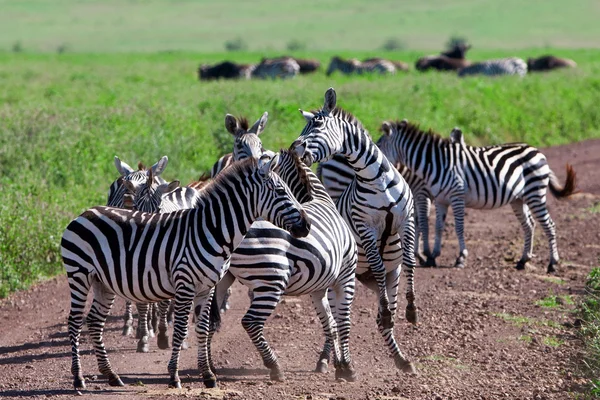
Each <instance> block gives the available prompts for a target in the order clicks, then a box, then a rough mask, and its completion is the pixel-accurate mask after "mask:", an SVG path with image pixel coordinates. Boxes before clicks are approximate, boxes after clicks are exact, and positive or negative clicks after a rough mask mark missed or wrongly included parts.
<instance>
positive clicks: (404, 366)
mask: <svg viewBox="0 0 600 400" xmlns="http://www.w3.org/2000/svg"><path fill="white" fill-rule="evenodd" d="M396 368H398V369H399V370H400V371H402V372H404V373H407V374H410V375H416V374H417V369H416V368H415V366H414V365H413V363H411V362H410V361H407V360H402V359H397V360H396Z"/></svg>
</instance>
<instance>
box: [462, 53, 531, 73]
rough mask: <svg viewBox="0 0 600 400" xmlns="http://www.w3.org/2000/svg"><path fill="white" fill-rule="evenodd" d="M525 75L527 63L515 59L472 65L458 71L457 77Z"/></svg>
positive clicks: (502, 59) (501, 59)
mask: <svg viewBox="0 0 600 400" xmlns="http://www.w3.org/2000/svg"><path fill="white" fill-rule="evenodd" d="M526 74H527V63H526V62H525V61H524V60H522V59H520V58H517V57H509V58H500V59H497V60H488V61H482V62H478V63H473V64H471V65H469V66H466V67H464V68H461V69H460V70H458V76H470V75H487V76H496V75H519V76H525V75H526Z"/></svg>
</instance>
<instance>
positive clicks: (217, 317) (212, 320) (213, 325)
mask: <svg viewBox="0 0 600 400" xmlns="http://www.w3.org/2000/svg"><path fill="white" fill-rule="evenodd" d="M208 321H209V323H208V326H209V330H210V331H211V332H216V331H218V330H219V329H221V310H220V309H219V301H218V300H217V294H216V293H215V294H214V295H213V298H212V300H211V302H210V316H209V319H208Z"/></svg>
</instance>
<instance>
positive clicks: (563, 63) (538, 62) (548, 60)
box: [527, 55, 577, 71]
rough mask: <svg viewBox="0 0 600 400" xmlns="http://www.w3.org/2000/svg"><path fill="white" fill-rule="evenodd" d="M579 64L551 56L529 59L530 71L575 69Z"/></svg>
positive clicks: (528, 67) (528, 68)
mask: <svg viewBox="0 0 600 400" xmlns="http://www.w3.org/2000/svg"><path fill="white" fill-rule="evenodd" d="M575 67H577V63H576V62H575V61H573V60H569V59H568V58H559V57H555V56H551V55H546V56H541V57H538V58H528V59H527V70H528V71H550V70H553V69H557V68H575Z"/></svg>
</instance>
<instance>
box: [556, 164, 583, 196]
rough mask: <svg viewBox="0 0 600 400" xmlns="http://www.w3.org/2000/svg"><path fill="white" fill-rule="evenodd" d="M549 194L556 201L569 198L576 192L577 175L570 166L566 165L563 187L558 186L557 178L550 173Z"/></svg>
mask: <svg viewBox="0 0 600 400" xmlns="http://www.w3.org/2000/svg"><path fill="white" fill-rule="evenodd" d="M549 186H550V192H552V195H554V197H556V198H557V199H563V198H565V197H569V196H570V195H572V194H575V193H577V192H578V190H577V175H576V174H575V170H574V169H573V167H572V166H571V165H570V164H567V180H566V181H565V185H564V186H560V183H559V182H558V178H557V177H556V175H554V172H550V185H549Z"/></svg>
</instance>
